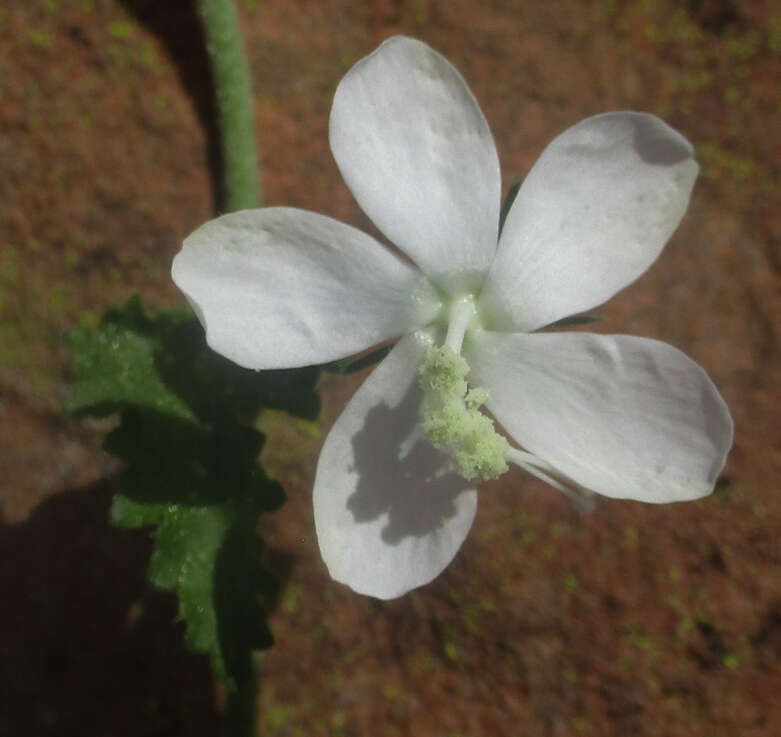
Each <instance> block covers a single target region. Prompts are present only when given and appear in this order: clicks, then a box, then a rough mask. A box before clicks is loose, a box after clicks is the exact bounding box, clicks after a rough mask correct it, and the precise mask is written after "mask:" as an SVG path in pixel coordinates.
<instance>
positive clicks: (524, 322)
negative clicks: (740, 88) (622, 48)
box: [480, 112, 699, 332]
mask: <svg viewBox="0 0 781 737" xmlns="http://www.w3.org/2000/svg"><path fill="white" fill-rule="evenodd" d="M693 156H694V152H693V150H692V147H691V144H690V143H689V142H688V141H687V140H686V139H685V138H684V137H683V136H681V135H680V134H679V133H677V132H676V131H674V130H673V129H672V128H670V127H669V126H668V125H667V124H666V123H664V122H663V121H661V120H659V118H656V117H654V116H653V115H648V114H645V113H632V112H618V113H605V114H604V115H597V116H595V117H593V118H587V119H586V120H584V121H583V122H581V123H579V124H578V125H576V126H574V127H572V128H570V129H569V130H567V131H565V132H564V133H563V134H561V135H560V136H559V137H558V138H556V139H555V140H554V141H553V142H552V143H551V144H550V145H549V146H548V147H547V148H546V149H545V151H543V153H542V156H540V158H539V160H538V161H537V163H536V164H535V165H534V166H533V167H532V170H531V171H530V172H529V175H528V176H527V177H526V180H525V181H524V182H523V185H522V186H521V189H520V191H519V192H518V196H517V197H516V199H515V202H514V203H513V205H512V207H511V208H510V212H509V213H508V215H507V220H506V221H505V225H504V229H503V230H502V235H501V238H500V242H499V248H498V250H497V253H496V260H495V261H494V264H493V267H492V269H491V273H490V275H489V277H488V279H487V281H486V285H485V287H484V290H483V293H482V296H481V300H480V309H481V312H482V313H483V314H487V315H488V316H489V322H488V323H487V324H490V326H491V329H492V330H510V331H523V332H528V331H531V330H535V329H537V328H540V327H543V326H545V325H549V324H550V323H552V322H554V321H556V320H558V319H560V318H562V317H566V316H568V315H572V314H575V313H577V312H582V311H583V310H587V309H590V308H592V307H594V306H596V305H598V304H601V303H602V302H604V301H605V300H607V299H609V298H610V297H612V296H613V295H614V294H615V293H616V292H618V291H619V290H621V289H623V288H624V287H625V286H627V285H628V284H630V283H631V282H632V281H634V280H635V279H637V278H638V277H639V276H640V275H641V274H642V273H643V272H644V271H645V270H646V269H647V268H648V267H649V266H650V265H651V264H652V263H653V262H654V260H655V259H656V257H657V256H658V255H659V252H660V251H661V250H662V248H663V247H664V244H665V243H666V242H667V240H668V239H669V237H670V236H671V235H672V233H673V231H674V230H675V228H676V227H677V226H678V223H679V222H680V220H681V218H682V217H683V214H684V212H685V211H686V207H687V205H688V203H689V195H690V194H691V190H692V187H693V185H694V180H695V179H696V177H697V171H698V169H699V167H698V166H697V163H696V162H695V161H694V158H693Z"/></svg>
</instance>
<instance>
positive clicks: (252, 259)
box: [172, 207, 439, 369]
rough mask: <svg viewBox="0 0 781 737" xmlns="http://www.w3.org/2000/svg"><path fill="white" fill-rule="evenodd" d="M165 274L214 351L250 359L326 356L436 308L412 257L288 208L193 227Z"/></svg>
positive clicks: (302, 362) (275, 363) (356, 347)
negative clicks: (198, 321)
mask: <svg viewBox="0 0 781 737" xmlns="http://www.w3.org/2000/svg"><path fill="white" fill-rule="evenodd" d="M172 276H173V280H174V282H176V285H177V286H178V287H179V289H181V290H182V291H183V292H184V294H185V295H186V297H187V299H188V300H189V301H190V304H192V306H193V308H194V309H195V311H196V312H197V313H198V316H199V318H200V319H201V322H202V323H203V325H204V327H205V328H206V339H207V341H208V343H209V345H210V346H211V347H212V348H213V349H214V350H215V351H217V352H218V353H221V354H222V355H224V356H226V357H227V358H230V359H231V360H232V361H234V362H236V363H238V364H239V365H240V366H245V367H247V368H254V369H271V368H293V367H295V366H306V365H312V364H316V363H324V362H326V361H331V360H333V359H336V358H342V357H344V356H347V355H350V354H352V353H356V352H358V351H360V350H363V349H364V348H368V347H369V346H372V345H375V344H376V343H380V342H382V341H384V340H387V339H388V338H393V337H396V336H398V335H402V334H405V333H408V332H410V331H411V330H414V329H416V328H418V327H421V326H423V325H425V324H426V323H428V322H430V321H431V319H432V318H433V317H434V316H435V315H436V313H437V311H438V309H439V301H438V297H437V294H436V291H435V290H434V289H433V287H432V286H431V284H430V283H429V282H428V281H427V279H426V278H425V277H424V276H423V274H422V273H421V272H420V271H418V270H417V269H416V268H414V266H411V265H410V264H407V263H405V262H404V261H402V260H401V259H400V258H398V257H397V256H396V255H394V254H393V253H391V252H390V251H389V250H388V249H387V248H385V247H384V246H382V245H381V244H379V243H378V242H377V241H376V240H374V239H373V238H371V237H370V236H368V235H366V234H365V233H362V232H361V231H359V230H356V229H355V228H351V227H350V226H348V225H345V224H344V223H340V222H338V221H336V220H332V219H331V218H327V217H325V216H323V215H316V214H315V213H312V212H306V211H304V210H295V209H293V208H283V207H268V208H264V209H261V210H244V211H242V212H235V213H231V214H230V215H224V216H223V217H221V218H217V219H216V220H212V221H210V222H208V223H206V224H205V225H203V226H202V227H200V228H198V230H196V231H195V232H194V233H192V234H191V235H190V236H189V237H188V238H187V239H186V240H185V242H184V246H183V248H182V250H181V251H180V252H179V254H178V255H177V256H176V258H175V259H174V265H173V270H172Z"/></svg>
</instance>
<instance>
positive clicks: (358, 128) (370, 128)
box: [330, 36, 501, 294]
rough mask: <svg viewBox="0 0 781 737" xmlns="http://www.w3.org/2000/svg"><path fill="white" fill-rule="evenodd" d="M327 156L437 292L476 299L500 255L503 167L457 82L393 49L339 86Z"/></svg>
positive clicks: (387, 47)
mask: <svg viewBox="0 0 781 737" xmlns="http://www.w3.org/2000/svg"><path fill="white" fill-rule="evenodd" d="M330 140H331V149H332V151H333V154H334V158H335V159H336V163H337V164H338V165H339V169H340V170H341V172H342V176H343V177H344V179H345V181H346V182H347V186H348V187H349V188H350V190H351V191H352V193H353V195H354V196H355V199H356V200H357V201H358V204H359V205H360V206H361V208H362V209H363V211H364V212H365V213H366V214H367V215H368V216H369V217H370V218H371V219H372V220H373V221H374V223H375V224H376V225H377V227H378V228H379V229H380V230H381V231H382V232H383V233H385V235H386V236H387V237H388V238H389V239H390V240H391V241H392V242H393V243H394V244H396V245H397V246H398V247H399V248H400V249H401V250H403V251H404V252H405V253H406V254H407V255H408V256H410V258H412V259H413V261H415V263H417V264H418V265H419V266H420V268H421V269H422V270H423V271H424V273H426V274H427V275H428V276H429V277H430V278H431V279H432V280H433V281H434V282H435V283H436V284H437V285H439V286H440V287H441V288H442V289H444V290H445V291H447V292H449V293H451V294H453V293H457V292H462V291H468V292H472V291H475V290H476V289H477V288H478V287H479V285H480V284H481V283H482V281H483V278H484V276H485V274H486V272H487V271H488V268H489V267H490V265H491V261H492V259H493V255H494V252H495V251H496V238H497V230H498V222H499V197H500V187H501V183H500V177H499V159H498V156H497V154H496V147H495V145H494V141H493V138H492V137H491V131H490V130H489V128H488V124H487V123H486V122H485V118H484V117H483V114H482V113H481V112H480V108H479V107H478V105H477V102H475V99H474V97H473V96H472V93H471V92H470V90H469V88H468V87H467V85H466V83H465V82H464V80H463V79H462V77H461V75H460V74H459V73H458V71H456V69H455V68H454V67H453V66H452V65H451V64H450V62H448V61H447V59H445V58H444V57H443V56H441V55H440V54H438V53H437V52H436V51H434V50H433V49H431V48H430V47H429V46H427V45H426V44H424V43H421V42H420V41H414V40H412V39H410V38H405V37H403V36H396V37H394V38H391V39H388V40H387V41H385V43H383V44H382V45H381V46H380V47H379V48H378V49H377V50H376V51H375V52H374V53H372V54H370V55H369V56H367V57H366V58H364V59H362V60H361V61H359V62H358V63H357V64H356V65H355V66H354V67H353V68H352V69H351V70H350V71H349V72H348V73H347V74H346V75H345V77H344V79H343V80H342V81H341V82H340V83H339V87H338V88H337V90H336V94H335V96H334V103H333V108H332V109H331V121H330Z"/></svg>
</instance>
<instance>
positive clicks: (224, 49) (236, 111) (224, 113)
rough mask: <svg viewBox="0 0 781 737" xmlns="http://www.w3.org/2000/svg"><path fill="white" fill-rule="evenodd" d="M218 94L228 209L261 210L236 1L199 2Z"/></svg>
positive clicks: (248, 90) (248, 84) (250, 95)
mask: <svg viewBox="0 0 781 737" xmlns="http://www.w3.org/2000/svg"><path fill="white" fill-rule="evenodd" d="M198 9H199V11H200V14H201V19H202V21H203V28H204V33H205V34H206V44H207V48H208V51H209V57H210V58H211V64H212V72H213V75H214V86H215V90H216V93H217V110H218V114H219V124H220V134H221V144H222V146H221V149H222V165H223V170H224V178H225V207H226V209H227V210H228V211H229V212H232V211H234V210H244V209H247V208H252V207H260V205H261V204H262V199H263V195H262V192H261V186H260V174H259V167H258V156H257V152H256V150H255V130H254V128H255V127H254V116H253V111H252V90H251V88H250V80H249V69H248V66H247V57H246V55H245V54H244V45H243V43H242V39H241V33H240V32H239V20H238V14H237V13H236V6H235V4H234V2H233V0H198Z"/></svg>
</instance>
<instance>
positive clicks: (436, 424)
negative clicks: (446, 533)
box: [418, 298, 510, 481]
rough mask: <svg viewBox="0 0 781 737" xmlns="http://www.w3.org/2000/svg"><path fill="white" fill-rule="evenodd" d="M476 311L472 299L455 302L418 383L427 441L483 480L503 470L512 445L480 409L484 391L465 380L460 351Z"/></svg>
mask: <svg viewBox="0 0 781 737" xmlns="http://www.w3.org/2000/svg"><path fill="white" fill-rule="evenodd" d="M474 315H475V313H474V303H473V301H472V300H471V298H465V299H463V300H459V301H458V302H456V303H454V304H453V306H452V308H451V315H450V321H449V325H448V334H447V338H446V340H445V344H444V345H441V346H432V347H431V348H429V349H428V351H426V357H425V359H424V360H423V363H422V364H421V366H420V368H419V369H418V384H419V386H420V388H421V389H422V390H423V406H422V411H421V418H422V424H423V430H424V432H425V433H426V436H427V437H428V439H429V441H430V442H431V444H432V445H433V446H434V447H435V448H438V449H440V450H443V451H445V452H446V453H448V454H449V455H450V457H451V458H452V459H453V460H454V462H455V464H456V466H457V468H458V472H459V473H460V474H461V476H463V477H464V478H465V479H467V480H468V481H487V480H489V479H493V478H496V477H497V476H500V475H501V474H503V473H504V472H505V471H506V470H507V461H506V457H507V453H508V451H509V449H510V446H509V443H508V442H507V440H506V439H505V438H504V437H503V436H501V435H499V433H497V432H496V430H495V429H494V423H493V420H491V419H490V418H489V417H487V416H486V415H484V414H483V413H482V412H480V406H481V405H483V404H485V402H487V401H488V399H489V398H490V394H489V392H488V390H487V389H484V388H483V387H476V388H473V389H470V388H469V386H468V384H467V382H466V377H467V374H469V364H468V363H467V362H466V360H465V359H464V357H463V356H461V355H460V353H459V352H460V349H461V343H462V341H463V337H464V332H465V331H466V329H467V327H468V326H469V323H470V322H471V320H472V319H473V318H474Z"/></svg>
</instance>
